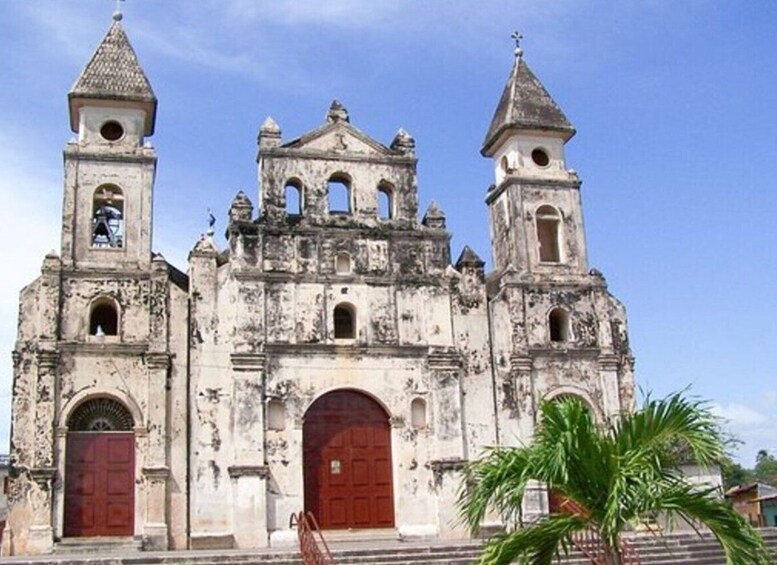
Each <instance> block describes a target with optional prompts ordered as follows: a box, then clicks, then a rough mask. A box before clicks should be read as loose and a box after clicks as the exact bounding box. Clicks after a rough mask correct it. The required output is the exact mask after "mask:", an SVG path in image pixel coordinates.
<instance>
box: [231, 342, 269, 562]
mask: <svg viewBox="0 0 777 565" xmlns="http://www.w3.org/2000/svg"><path fill="white" fill-rule="evenodd" d="M231 362H232V377H233V381H232V396H233V401H232V410H233V414H232V421H233V426H234V428H233V433H232V437H233V440H234V463H233V464H232V465H230V466H229V468H228V471H229V476H230V478H231V479H232V497H233V498H232V507H233V520H232V523H233V532H234V538H235V547H238V548H248V547H265V546H267V544H268V537H267V479H268V478H269V474H268V471H267V467H266V466H265V465H264V427H265V426H264V396H265V395H264V375H265V372H264V371H265V355H264V354H263V353H234V354H232V356H231Z"/></svg>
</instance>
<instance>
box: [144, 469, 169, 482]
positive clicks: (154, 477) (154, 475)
mask: <svg viewBox="0 0 777 565" xmlns="http://www.w3.org/2000/svg"><path fill="white" fill-rule="evenodd" d="M140 472H141V473H143V476H144V477H146V478H147V479H149V480H150V481H159V482H162V481H166V480H167V479H168V478H169V477H170V468H169V467H143V468H142V469H141V470H140Z"/></svg>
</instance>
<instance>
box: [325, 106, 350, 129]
mask: <svg viewBox="0 0 777 565" xmlns="http://www.w3.org/2000/svg"><path fill="white" fill-rule="evenodd" d="M326 121H327V123H330V124H333V123H335V122H350V121H351V118H350V117H349V116H348V110H346V109H345V106H343V105H342V104H340V102H339V101H338V100H332V104H331V105H330V106H329V111H328V112H327V113H326Z"/></svg>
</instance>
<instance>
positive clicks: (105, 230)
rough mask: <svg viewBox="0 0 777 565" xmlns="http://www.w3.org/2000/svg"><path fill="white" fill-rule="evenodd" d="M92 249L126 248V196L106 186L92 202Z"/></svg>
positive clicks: (103, 186) (117, 188)
mask: <svg viewBox="0 0 777 565" xmlns="http://www.w3.org/2000/svg"><path fill="white" fill-rule="evenodd" d="M92 247H114V248H120V247H124V194H123V193H122V191H121V189H120V188H119V187H118V186H114V185H112V184H104V185H102V186H101V187H99V188H98V189H97V190H96V191H95V192H94V199H93V201H92Z"/></svg>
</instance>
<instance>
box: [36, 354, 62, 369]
mask: <svg viewBox="0 0 777 565" xmlns="http://www.w3.org/2000/svg"><path fill="white" fill-rule="evenodd" d="M37 356H38V367H40V368H41V369H49V370H53V369H55V368H56V367H57V364H58V363H59V351H50V350H46V351H38V355H37Z"/></svg>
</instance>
